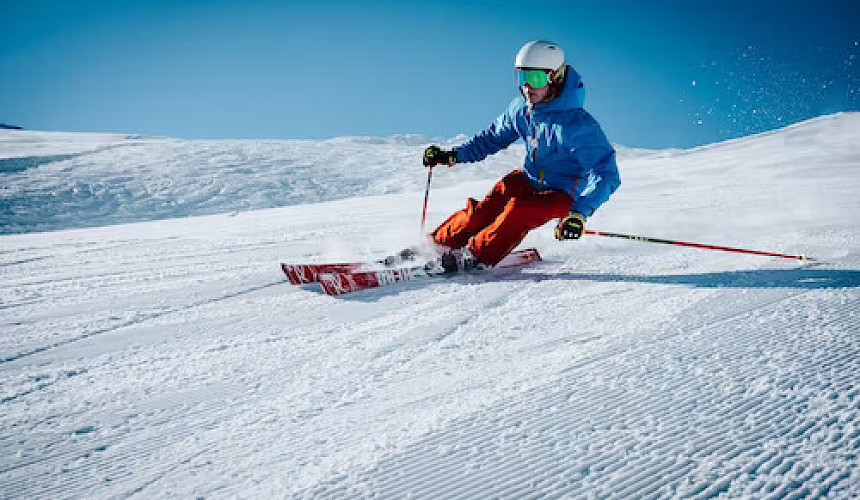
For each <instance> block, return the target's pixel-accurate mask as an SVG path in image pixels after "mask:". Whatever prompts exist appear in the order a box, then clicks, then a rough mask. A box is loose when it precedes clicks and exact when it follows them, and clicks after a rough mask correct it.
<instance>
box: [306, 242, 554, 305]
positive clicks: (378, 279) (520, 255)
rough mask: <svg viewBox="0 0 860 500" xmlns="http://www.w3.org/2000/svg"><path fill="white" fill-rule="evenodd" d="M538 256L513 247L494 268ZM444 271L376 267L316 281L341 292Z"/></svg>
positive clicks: (331, 274)
mask: <svg viewBox="0 0 860 500" xmlns="http://www.w3.org/2000/svg"><path fill="white" fill-rule="evenodd" d="M539 260H541V257H540V254H539V253H538V251H537V250H535V249H534V248H529V249H526V250H517V251H514V252H511V253H510V254H508V256H507V257H505V258H504V259H502V261H501V262H499V263H498V264H496V266H495V268H503V267H516V266H524V265H526V264H529V263H532V262H537V261H539ZM442 275H444V273H443V272H442V271H441V270H439V269H437V268H433V267H432V266H424V265H422V266H409V267H397V268H392V269H382V270H378V271H361V270H352V271H331V272H324V273H320V274H319V275H318V279H319V282H320V285H321V286H322V288H323V290H324V291H325V293H327V294H329V295H343V294H345V293H352V292H357V291H359V290H367V289H369V288H378V287H381V286H385V285H391V284H394V283H397V282H400V281H411V280H417V279H422V278H431V277H434V276H442Z"/></svg>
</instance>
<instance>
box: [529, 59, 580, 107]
mask: <svg viewBox="0 0 860 500" xmlns="http://www.w3.org/2000/svg"><path fill="white" fill-rule="evenodd" d="M523 100H525V99H523ZM584 102H585V87H584V85H583V83H582V77H581V76H579V73H577V72H576V70H575V69H573V67H572V66H571V65H569V64H568V65H567V77H566V78H565V80H564V88H563V89H562V91H561V94H559V95H558V97H556V98H555V99H553V100H551V101H549V102H539V103H537V104H535V105H532V104H529V103H528V102H527V101H526V105H527V106H528V107H529V108H534V109H535V111H539V112H552V111H565V110H570V109H582V106H583V103H584Z"/></svg>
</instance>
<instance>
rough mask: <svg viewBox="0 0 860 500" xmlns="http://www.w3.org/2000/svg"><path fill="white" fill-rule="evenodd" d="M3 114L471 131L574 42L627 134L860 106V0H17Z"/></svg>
mask: <svg viewBox="0 0 860 500" xmlns="http://www.w3.org/2000/svg"><path fill="white" fill-rule="evenodd" d="M0 12H2V15H0V31H2V33H3V38H4V41H3V44H2V45H0V123H9V124H16V125H21V126H24V127H26V128H32V129H47V130H68V131H100V132H128V133H141V134H151V135H167V136H175V137H182V138H191V139H196V138H252V139H253V138H258V139H266V138H271V139H289V138H326V137H334V136H343V135H391V134H401V133H403V134H411V133H417V134H425V135H429V136H434V137H443V138H447V137H452V136H455V135H457V134H466V135H471V134H474V133H476V132H478V131H480V130H481V129H482V128H483V127H485V126H486V125H487V124H489V123H490V122H491V121H492V120H493V119H494V118H495V117H496V116H497V115H498V114H499V113H500V112H501V111H502V110H503V109H504V107H505V106H506V105H507V103H508V102H509V101H510V99H511V98H512V97H513V96H514V95H515V92H516V88H515V76H514V73H513V70H512V66H513V58H514V55H515V54H516V51H517V50H518V48H519V47H520V46H521V45H522V44H523V43H525V42H526V41H528V40H530V39H535V38H547V39H552V40H555V41H556V42H558V43H560V44H561V45H562V46H563V47H564V49H565V51H566V54H567V59H568V61H569V62H570V63H571V64H573V65H574V67H576V68H577V70H578V71H579V72H580V73H581V74H582V75H583V78H584V79H585V82H586V87H587V96H586V108H587V109H588V110H589V111H591V112H592V114H594V115H595V117H596V118H597V119H598V120H599V121H600V122H601V123H602V124H603V126H604V128H605V129H606V131H607V134H608V135H609V138H610V140H612V141H613V142H616V143H619V144H624V145H628V146H638V147H654V148H657V147H659V148H664V147H689V146H694V145H699V144H705V143H711V142H715V141H719V140H723V139H726V138H731V137H738V136H742V135H748V134H750V133H755V132H760V131H763V130H769V129H773V128H777V127H780V126H782V125H785V124H789V123H793V122H796V121H799V120H803V119H807V118H810V117H813V116H817V115H820V114H825V113H833V112H837V111H850V110H854V111H856V110H860V75H858V73H860V72H858V64H860V61H858V59H857V56H858V53H860V50H858V49H860V47H858V42H860V2H856V1H854V0H822V1H817V2H812V1H796V0H786V1H770V0H757V1H754V2H741V1H736V0H726V1H721V2H690V1H680V0H678V1H675V0H671V1H663V2H641V1H633V0H605V1H590V0H583V1H575V2H573V1H572V2H558V1H554V2H531V3H529V2H522V1H519V2H513V1H506V0H493V1H478V2H449V1H437V2H408V1H400V2H388V1H370V2H337V1H326V0H319V1H314V2H306V1H305V2H295V3H294V2H290V1H263V0H244V1H208V2H206V1H182V0H174V1H160V0H150V1H139V0H138V1H134V2H130V1H125V0H111V1H92V0H76V1H72V2H70V1H48V0H28V1H23V2H22V1H15V0H0Z"/></svg>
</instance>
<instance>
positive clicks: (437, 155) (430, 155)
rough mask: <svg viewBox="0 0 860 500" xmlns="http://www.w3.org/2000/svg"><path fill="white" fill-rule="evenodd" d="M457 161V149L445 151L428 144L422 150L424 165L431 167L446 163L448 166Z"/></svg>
mask: <svg viewBox="0 0 860 500" xmlns="http://www.w3.org/2000/svg"><path fill="white" fill-rule="evenodd" d="M455 163H457V151H455V150H453V149H452V150H450V151H445V150H444V149H442V148H440V147H439V146H429V147H428V148H427V149H425V150H424V166H425V167H432V166H434V165H440V164H442V165H448V166H449V167H450V166H451V165H453V164H455Z"/></svg>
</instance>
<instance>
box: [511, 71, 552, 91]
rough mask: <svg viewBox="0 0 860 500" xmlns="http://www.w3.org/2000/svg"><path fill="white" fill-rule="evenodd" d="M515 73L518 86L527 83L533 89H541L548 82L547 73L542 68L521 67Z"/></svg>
mask: <svg viewBox="0 0 860 500" xmlns="http://www.w3.org/2000/svg"><path fill="white" fill-rule="evenodd" d="M517 73H519V77H520V87H522V86H523V85H525V84H527V83H528V84H529V86H530V87H531V88H533V89H542V88H544V87H546V86H547V85H548V84H549V75H548V74H547V73H546V72H545V71H544V70H542V69H521V70H519V71H518V72H517Z"/></svg>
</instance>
